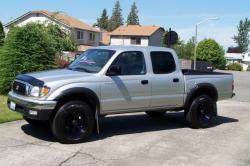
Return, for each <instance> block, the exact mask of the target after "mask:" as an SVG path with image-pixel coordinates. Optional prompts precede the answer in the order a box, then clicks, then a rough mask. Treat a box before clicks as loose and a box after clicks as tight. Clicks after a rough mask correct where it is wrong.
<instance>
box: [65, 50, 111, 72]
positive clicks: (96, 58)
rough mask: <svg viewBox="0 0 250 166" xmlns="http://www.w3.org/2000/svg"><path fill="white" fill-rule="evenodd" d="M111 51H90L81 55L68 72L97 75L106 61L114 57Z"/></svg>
mask: <svg viewBox="0 0 250 166" xmlns="http://www.w3.org/2000/svg"><path fill="white" fill-rule="evenodd" d="M114 53H115V51H113V50H103V49H90V50H87V51H85V52H84V53H83V54H81V55H80V56H79V57H78V58H77V59H76V60H75V61H74V62H73V63H72V64H70V65H69V68H68V69H69V70H76V71H83V72H87V73H98V72H99V71H100V70H101V69H102V68H103V66H104V65H105V64H106V63H107V62H108V60H109V59H110V58H111V57H112V56H113V55H114Z"/></svg>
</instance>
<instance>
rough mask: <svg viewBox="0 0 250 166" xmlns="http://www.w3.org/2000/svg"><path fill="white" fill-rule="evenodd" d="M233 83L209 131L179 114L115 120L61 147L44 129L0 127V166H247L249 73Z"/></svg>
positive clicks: (20, 125)
mask: <svg viewBox="0 0 250 166" xmlns="http://www.w3.org/2000/svg"><path fill="white" fill-rule="evenodd" d="M234 77H235V92H236V96H235V98H234V99H231V100H225V101H220V102H218V114H219V116H218V117H217V118H216V120H215V121H214V123H213V126H212V127H210V128H207V129H198V130H197V129H190V128H188V127H187V126H186V125H185V123H184V119H183V112H178V113H176V112H172V113H167V114H166V115H165V116H163V117H162V118H158V119H152V118H150V117H148V116H147V115H145V114H144V113H138V114H126V115H116V116H108V117H106V118H103V119H101V120H100V124H101V128H100V130H101V133H100V134H99V135H98V134H96V133H95V134H94V135H93V136H92V137H91V139H90V140H89V141H88V142H85V143H81V144H75V145H64V144H60V143H58V142H57V140H56V139H55V138H54V137H53V135H52V133H51V131H50V130H49V129H48V128H46V127H32V126H31V125H29V124H27V123H26V122H25V121H15V122H10V123H4V124H1V125H0V165H1V166H8V165H11V166H16V165H18V166H19V165H25V166H27V165H36V166H39V165H42V166H45V165H46V166H52V165H55V166H57V165H70V166H71V165H73V166H74V165H81V166H82V165H114V166H117V165H119V166H120V165H121V166H122V165H130V166H136V165H138V166H139V165H149V166H154V165H171V166H173V165H178V166H181V165H185V166H186V165H188V166H189V165H198V166H201V165H202V166H217V165H218V166H228V165H232V166H245V165H250V93H249V92H250V72H248V73H247V72H234Z"/></svg>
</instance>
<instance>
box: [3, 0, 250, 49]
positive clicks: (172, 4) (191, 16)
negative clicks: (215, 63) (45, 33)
mask: <svg viewBox="0 0 250 166" xmlns="http://www.w3.org/2000/svg"><path fill="white" fill-rule="evenodd" d="M115 1H116V0H8V1H3V2H2V3H1V5H0V21H2V22H3V23H4V24H5V23H7V22H9V21H11V20H13V19H15V18H17V17H18V16H21V15H22V14H24V13H26V12H28V11H31V10H49V11H61V12H64V13H66V14H67V15H70V16H73V17H75V18H78V19H80V20H82V21H84V22H86V23H88V24H91V25H92V24H93V23H94V22H95V21H96V18H97V17H99V16H100V15H101V12H102V10H103V9H104V8H106V9H107V10H108V15H109V16H110V15H111V14H112V8H113V6H114V3H115ZM134 1H135V2H136V5H137V7H138V10H139V19H140V24H141V25H157V26H161V27H163V28H165V29H169V28H171V29H172V30H174V31H176V32H177V33H178V34H179V37H180V39H181V40H185V41H187V40H189V39H190V38H191V37H192V36H194V34H195V24H196V23H197V22H199V21H201V20H203V19H206V18H209V17H219V19H218V20H213V21H207V22H205V23H203V24H201V25H199V26H198V41H200V40H202V39H204V38H213V39H215V40H216V41H217V42H219V44H220V45H222V46H223V47H224V48H225V49H227V47H229V46H235V43H234V41H233V39H232V37H233V36H234V35H235V34H237V25H238V24H239V21H240V20H241V19H244V18H246V17H248V18H250V8H249V7H250V1H249V0H237V1H236V0H172V1H170V0H120V3H121V7H122V13H123V17H124V21H126V19H127V15H128V13H129V11H130V8H131V4H132V3H133V2H134Z"/></svg>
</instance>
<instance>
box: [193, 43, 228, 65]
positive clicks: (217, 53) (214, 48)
mask: <svg viewBox="0 0 250 166" xmlns="http://www.w3.org/2000/svg"><path fill="white" fill-rule="evenodd" d="M197 60H200V61H207V62H210V63H212V64H213V65H214V66H215V67H216V68H218V69H225V66H226V60H225V58H224V50H223V48H222V46H220V45H219V44H218V43H217V42H216V41H215V40H213V39H204V40H202V41H201V42H199V44H198V46H197Z"/></svg>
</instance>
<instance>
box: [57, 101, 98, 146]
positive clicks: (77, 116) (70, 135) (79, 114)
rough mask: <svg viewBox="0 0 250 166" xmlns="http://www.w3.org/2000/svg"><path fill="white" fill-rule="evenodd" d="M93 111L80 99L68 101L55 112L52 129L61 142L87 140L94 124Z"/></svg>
mask: <svg viewBox="0 0 250 166" xmlns="http://www.w3.org/2000/svg"><path fill="white" fill-rule="evenodd" d="M94 122H95V119H94V113H93V111H92V110H91V108H90V107H89V105H88V104H86V103H84V102H82V101H70V102H68V103H66V104H64V105H63V106H62V107H61V108H60V109H59V110H58V111H57V113H56V115H55V118H54V120H53V123H52V131H53V133H54V135H55V136H56V137H57V139H58V140H59V141H60V142H62V143H79V142H83V141H85V140H87V139H88V138H89V136H90V135H91V134H92V132H93V129H94V126H95V123H94Z"/></svg>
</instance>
